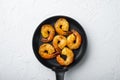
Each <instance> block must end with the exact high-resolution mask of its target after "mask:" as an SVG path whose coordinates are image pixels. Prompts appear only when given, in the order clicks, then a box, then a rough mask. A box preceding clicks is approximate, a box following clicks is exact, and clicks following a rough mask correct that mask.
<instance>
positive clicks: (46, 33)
mask: <svg viewBox="0 0 120 80" xmlns="http://www.w3.org/2000/svg"><path fill="white" fill-rule="evenodd" d="M41 34H42V36H43V38H42V39H41V41H42V42H50V41H51V40H52V39H53V37H54V35H55V30H54V28H53V27H52V26H51V25H49V24H45V25H43V26H42V28H41Z"/></svg>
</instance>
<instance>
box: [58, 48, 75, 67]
mask: <svg viewBox="0 0 120 80" xmlns="http://www.w3.org/2000/svg"><path fill="white" fill-rule="evenodd" d="M61 55H65V56H66V59H63V58H62V57H61V56H60V55H58V56H57V57H56V59H57V62H58V63H59V64H60V65H62V66H68V65H70V64H71V63H72V62H73V59H74V53H73V51H72V50H71V49H69V48H67V47H65V48H63V50H62V53H61Z"/></svg>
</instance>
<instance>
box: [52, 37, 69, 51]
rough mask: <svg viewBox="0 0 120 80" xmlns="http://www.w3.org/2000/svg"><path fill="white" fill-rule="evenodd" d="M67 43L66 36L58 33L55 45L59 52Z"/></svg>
mask: <svg viewBox="0 0 120 80" xmlns="http://www.w3.org/2000/svg"><path fill="white" fill-rule="evenodd" d="M66 44H67V40H66V37H64V36H62V35H57V36H55V37H54V39H53V46H54V48H55V49H56V51H57V52H60V51H61V49H63V48H64V47H65V46H66Z"/></svg>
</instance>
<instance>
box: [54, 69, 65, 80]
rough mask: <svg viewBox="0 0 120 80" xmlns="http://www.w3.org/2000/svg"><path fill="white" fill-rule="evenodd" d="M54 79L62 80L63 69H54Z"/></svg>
mask: <svg viewBox="0 0 120 80" xmlns="http://www.w3.org/2000/svg"><path fill="white" fill-rule="evenodd" d="M55 74H56V80H64V74H65V71H55Z"/></svg>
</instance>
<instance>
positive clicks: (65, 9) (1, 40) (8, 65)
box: [0, 0, 120, 80]
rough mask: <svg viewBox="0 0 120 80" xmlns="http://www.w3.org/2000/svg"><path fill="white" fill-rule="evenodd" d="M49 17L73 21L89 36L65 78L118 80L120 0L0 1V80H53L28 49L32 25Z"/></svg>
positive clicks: (30, 43) (48, 70) (119, 69)
mask: <svg viewBox="0 0 120 80" xmlns="http://www.w3.org/2000/svg"><path fill="white" fill-rule="evenodd" d="M54 15H67V16H70V17H72V18H74V19H76V20H77V21H78V22H80V23H81V25H82V26H83V27H84V29H85V31H86V33H87V37H88V49H87V53H86V56H85V57H84V58H83V60H82V61H81V63H79V64H78V65H77V66H75V67H74V68H72V69H71V70H69V71H68V72H67V73H66V74H65V80H120V76H119V75H120V0H0V80H55V74H54V72H53V71H51V70H50V69H48V68H46V67H44V66H43V65H42V64H40V63H39V62H38V60H37V59H36V58H35V56H34V54H33V50H32V36H33V32H34V31H35V29H36V27H37V26H38V25H39V24H40V23H41V22H42V21H43V20H44V19H46V18H48V17H50V16H54Z"/></svg>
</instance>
